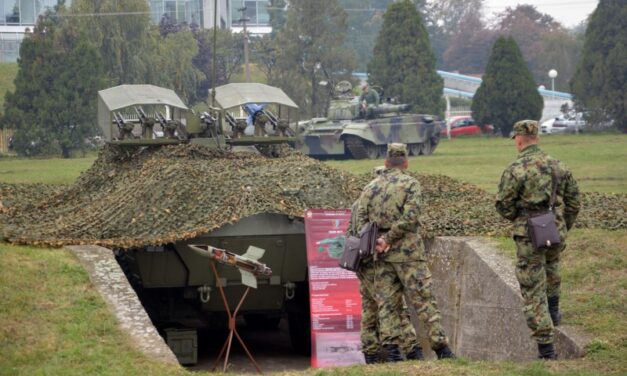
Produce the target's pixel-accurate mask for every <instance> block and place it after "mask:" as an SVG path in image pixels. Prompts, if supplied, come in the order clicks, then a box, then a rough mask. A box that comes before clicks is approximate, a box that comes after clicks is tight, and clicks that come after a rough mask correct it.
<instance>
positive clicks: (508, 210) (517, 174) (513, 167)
mask: <svg viewBox="0 0 627 376" xmlns="http://www.w3.org/2000/svg"><path fill="white" fill-rule="evenodd" d="M512 138H513V139H515V140H516V148H517V149H518V152H519V153H520V154H519V155H518V159H517V160H515V161H514V162H512V163H511V164H510V165H509V166H508V167H507V168H506V169H505V171H504V172H503V176H502V177H501V183H500V185H499V193H498V197H497V200H496V210H497V211H498V212H499V214H501V215H502V216H503V217H504V218H506V219H509V220H510V221H512V222H514V233H513V236H514V241H515V242H516V255H517V259H518V261H517V263H516V277H517V278H518V283H519V284H520V291H521V293H522V296H523V300H524V307H523V312H524V314H525V318H526V319H527V325H528V326H529V328H530V329H531V330H532V331H533V334H532V337H533V338H534V339H535V340H536V342H537V343H538V352H539V357H540V358H541V359H556V358H557V354H556V353H555V348H554V347H553V337H554V333H553V331H554V326H557V325H559V322H560V312H559V296H560V275H559V257H560V253H561V252H562V251H563V250H564V248H565V247H566V242H565V240H566V233H567V232H568V230H570V229H571V228H572V227H573V224H574V223H575V219H576V218H577V214H578V213H579V207H580V202H579V188H578V187H577V182H576V181H575V179H574V178H573V175H572V174H571V172H570V171H569V170H568V169H567V168H566V167H565V166H564V165H563V164H562V163H561V162H560V161H558V160H557V159H554V158H551V157H550V156H548V155H547V154H545V153H544V152H542V151H541V150H540V148H538V145H537V144H538V122H537V121H535V120H521V121H519V122H517V123H516V124H514V136H513V137H512ZM554 176H555V177H554ZM553 179H556V180H557V190H556V199H555V209H554V212H555V217H556V222H557V228H558V230H559V234H560V240H561V241H560V244H558V245H554V246H549V247H544V248H539V249H537V250H536V249H534V247H533V246H532V243H531V240H530V238H529V235H528V228H527V227H528V226H527V219H528V218H529V216H531V215H534V214H536V213H542V212H546V211H548V210H549V202H550V199H551V194H552V188H553Z"/></svg>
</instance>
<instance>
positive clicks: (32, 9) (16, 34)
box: [0, 0, 71, 62]
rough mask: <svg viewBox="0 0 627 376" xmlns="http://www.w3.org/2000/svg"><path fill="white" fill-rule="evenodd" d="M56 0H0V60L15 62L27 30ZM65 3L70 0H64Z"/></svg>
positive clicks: (52, 6) (67, 3)
mask: <svg viewBox="0 0 627 376" xmlns="http://www.w3.org/2000/svg"><path fill="white" fill-rule="evenodd" d="M58 2H59V1H58V0H0V62H15V61H17V58H18V57H19V51H20V44H21V43H22V39H24V35H25V34H26V32H27V31H30V30H33V27H34V26H35V23H36V22H37V18H38V17H39V15H41V14H43V13H44V12H45V11H46V10H48V9H52V8H54V7H55V6H56V5H57V3H58ZM65 3H66V5H69V4H70V3H71V0H66V2H65Z"/></svg>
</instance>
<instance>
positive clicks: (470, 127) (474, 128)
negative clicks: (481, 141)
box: [440, 116, 494, 137]
mask: <svg viewBox="0 0 627 376" xmlns="http://www.w3.org/2000/svg"><path fill="white" fill-rule="evenodd" d="M448 124H450V126H451V137H457V136H466V135H475V134H482V133H487V134H491V133H492V132H494V127H493V126H492V125H486V126H485V129H484V130H481V127H480V126H479V125H477V123H476V122H475V120H474V119H473V118H472V117H471V116H455V117H452V118H450V119H449V121H448ZM440 135H441V136H442V137H448V134H447V128H446V127H444V128H442V130H441V131H440Z"/></svg>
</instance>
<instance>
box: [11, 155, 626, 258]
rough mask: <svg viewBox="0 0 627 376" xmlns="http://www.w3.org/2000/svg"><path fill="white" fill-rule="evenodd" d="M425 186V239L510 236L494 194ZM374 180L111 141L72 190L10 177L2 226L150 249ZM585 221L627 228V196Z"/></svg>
mask: <svg viewBox="0 0 627 376" xmlns="http://www.w3.org/2000/svg"><path fill="white" fill-rule="evenodd" d="M414 175H415V176H416V177H417V178H418V179H419V180H420V183H421V185H422V189H423V201H424V210H423V224H424V225H423V228H422V229H421V231H422V234H423V235H424V236H434V235H436V236H442V235H458V236H462V235H507V234H508V233H509V231H510V225H509V223H508V222H506V221H504V220H503V219H501V218H500V217H499V216H498V214H497V213H496V211H495V210H494V196H493V195H492V194H489V193H487V192H485V191H483V190H482V189H480V188H478V187H476V186H474V185H472V184H468V183H464V182H460V181H458V180H455V179H452V178H449V177H446V176H441V175H427V174H414ZM370 179H371V177H370V175H369V174H366V175H361V176H355V175H352V174H350V173H348V172H343V171H339V170H336V169H333V168H331V167H329V166H327V165H325V164H323V163H321V162H318V161H316V160H314V159H311V158H308V157H306V156H303V155H301V154H300V153H297V152H290V151H286V150H283V151H282V156H281V157H280V158H266V157H264V156H262V155H255V154H252V153H227V152H222V151H216V150H210V149H207V148H204V147H202V146H198V145H174V146H166V147H158V148H146V149H142V150H140V151H137V150H136V151H134V152H131V151H129V150H127V149H120V148H116V147H113V146H109V147H105V148H104V149H103V150H102V151H101V153H100V155H99V157H98V159H97V160H96V161H95V162H94V164H93V166H92V167H91V168H90V169H89V170H87V171H85V172H84V173H83V174H82V175H81V176H80V177H79V179H78V180H77V182H76V183H75V184H73V185H71V186H69V187H63V186H51V185H42V184H40V185H14V184H2V183H0V231H1V233H2V237H3V238H4V239H5V240H7V241H10V242H13V243H18V244H31V245H41V246H61V245H66V244H98V245H102V246H108V247H121V248H131V247H141V246H146V245H156V244H164V243H169V242H173V241H178V240H185V239H189V238H193V237H196V236H198V235H201V234H204V233H207V232H210V231H213V230H215V229H217V228H220V227H222V226H224V225H226V224H231V223H235V222H237V221H239V220H240V219H242V218H245V217H248V216H251V215H255V214H259V213H282V214H286V215H292V216H298V217H301V216H302V215H303V213H304V211H305V210H306V209H307V208H346V207H350V205H351V203H352V202H353V201H354V200H355V199H356V198H357V197H358V196H359V193H360V192H361V188H362V187H363V186H364V185H365V184H366V183H367V182H368V181H369V180H370ZM583 204H584V208H583V210H582V213H581V214H580V216H579V218H578V222H577V225H578V226H580V227H588V228H605V229H624V228H627V219H626V215H625V214H626V212H627V195H625V194H617V195H611V194H599V193H586V194H584V195H583Z"/></svg>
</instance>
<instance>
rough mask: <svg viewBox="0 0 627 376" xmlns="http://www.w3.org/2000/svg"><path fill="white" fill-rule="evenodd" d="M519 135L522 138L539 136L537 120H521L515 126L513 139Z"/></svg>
mask: <svg viewBox="0 0 627 376" xmlns="http://www.w3.org/2000/svg"><path fill="white" fill-rule="evenodd" d="M517 135H521V136H537V135H538V122H537V121H535V120H520V121H517V122H516V124H514V130H513V133H512V138H514V137H516V136H517Z"/></svg>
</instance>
